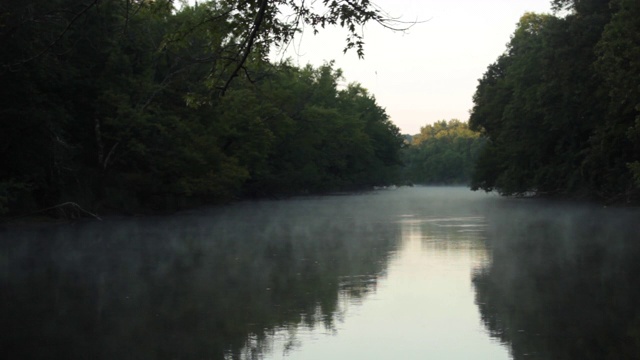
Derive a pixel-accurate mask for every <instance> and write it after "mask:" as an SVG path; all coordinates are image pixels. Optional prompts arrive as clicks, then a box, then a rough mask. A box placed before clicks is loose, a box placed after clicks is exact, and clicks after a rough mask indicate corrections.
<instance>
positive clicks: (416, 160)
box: [403, 119, 485, 184]
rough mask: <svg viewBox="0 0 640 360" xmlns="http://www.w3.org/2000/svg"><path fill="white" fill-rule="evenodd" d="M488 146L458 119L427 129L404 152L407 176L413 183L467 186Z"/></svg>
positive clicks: (424, 127) (437, 123) (478, 134)
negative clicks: (475, 165)
mask: <svg viewBox="0 0 640 360" xmlns="http://www.w3.org/2000/svg"><path fill="white" fill-rule="evenodd" d="M484 143H485V139H484V138H483V137H481V136H480V133H478V132H475V131H472V130H470V129H469V126H468V124H467V123H464V122H461V121H460V120H457V119H451V120H449V121H445V120H440V121H437V122H435V123H433V124H431V125H426V126H423V127H421V128H420V134H417V135H415V136H414V137H413V141H412V143H411V144H410V146H409V147H408V148H407V149H405V151H404V154H403V158H404V163H405V166H406V169H405V177H406V178H407V180H408V181H409V182H412V183H421V184H466V183H468V182H469V180H470V176H471V172H472V170H473V167H474V164H475V162H476V158H477V156H478V153H479V151H480V149H481V148H482V147H483V146H484Z"/></svg>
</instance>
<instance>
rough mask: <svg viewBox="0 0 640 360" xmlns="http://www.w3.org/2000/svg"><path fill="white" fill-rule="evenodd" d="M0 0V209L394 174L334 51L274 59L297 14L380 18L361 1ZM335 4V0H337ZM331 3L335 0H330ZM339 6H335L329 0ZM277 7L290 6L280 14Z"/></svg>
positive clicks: (380, 124)
mask: <svg viewBox="0 0 640 360" xmlns="http://www.w3.org/2000/svg"><path fill="white" fill-rule="evenodd" d="M296 3H297V2H296V1H293V0H292V1H288V0H287V1H284V0H283V1H266V0H264V1H256V2H251V1H249V2H238V1H207V2H201V3H200V4H199V5H198V4H196V5H195V6H187V5H184V4H183V6H182V7H180V8H176V7H174V4H173V2H172V1H167V0H156V1H148V0H117V1H108V2H107V1H99V0H95V1H88V2H79V1H73V0H56V1H49V0H48V1H39V0H34V1H28V2H10V3H7V4H3V5H1V6H0V12H1V13H0V15H1V16H0V38H1V39H2V42H1V43H0V44H1V47H2V48H1V49H0V82H2V84H3V86H2V88H1V89H0V150H1V151H0V163H1V164H2V172H1V173H0V214H3V213H4V214H9V215H15V214H27V213H30V212H33V211H36V210H39V209H45V208H50V207H52V206H55V205H56V204H62V203H67V202H73V203H74V204H80V205H81V206H82V207H83V209H86V210H87V211H92V212H93V211H126V212H134V213H135V212H142V211H149V210H173V209H178V208H181V207H185V206H192V205H197V204H203V203H215V202H220V201H226V200H229V199H235V198H241V197H251V196H268V195H288V194H299V193H311V192H327V191H337V190H352V189H357V188H363V187H370V186H374V185H388V184H391V183H393V182H395V181H396V180H397V179H396V174H397V169H398V168H399V166H400V158H399V156H400V155H399V151H400V148H401V146H402V143H403V139H402V137H401V135H400V134H399V131H398V128H397V127H396V126H394V125H393V124H392V123H391V121H390V120H389V117H388V116H387V114H386V113H385V111H384V109H383V108H382V107H380V106H379V105H378V104H377V103H376V100H375V98H374V97H373V95H371V94H369V93H368V92H367V90H366V89H364V88H363V87H361V86H360V85H358V84H348V85H345V84H344V79H343V77H342V74H341V72H340V70H338V69H336V68H334V66H333V64H332V63H327V64H325V65H323V66H320V67H317V68H315V67H311V66H306V67H296V66H293V65H292V64H291V63H289V62H287V61H284V62H277V63H274V62H271V61H270V60H269V51H270V49H271V48H272V46H273V45H278V44H285V43H286V42H287V41H289V40H290V39H291V37H292V36H293V34H295V32H296V31H297V30H298V29H299V26H301V24H302V23H304V24H306V25H307V26H310V27H312V28H313V29H320V28H321V27H324V26H325V25H327V26H328V25H335V24H337V25H338V26H342V27H344V28H345V29H346V30H347V34H348V35H347V43H346V45H345V50H347V49H350V48H353V49H354V50H355V51H357V53H358V55H362V51H363V49H362V46H363V42H362V39H361V38H359V36H360V35H359V33H358V26H357V25H362V24H363V23H365V22H378V23H382V24H383V25H385V26H389V23H388V22H385V18H384V17H383V16H382V15H381V12H380V11H379V10H377V9H376V8H374V7H373V5H371V4H370V3H369V2H368V1H355V2H331V3H328V4H325V5H326V6H327V7H328V9H330V10H331V11H329V12H327V13H323V14H316V13H314V12H313V11H311V10H313V9H309V8H308V7H306V5H305V3H304V2H302V4H301V5H300V6H298V7H297V8H296V7H294V8H293V9H292V11H294V13H295V14H298V15H299V16H298V17H297V18H295V21H292V20H288V21H285V20H283V19H281V18H280V17H279V15H278V14H279V12H278V11H279V10H278V6H289V7H290V8H291V7H292V6H293V5H295V4H296ZM334 3H335V4H334ZM340 4H341V5H340ZM338 5H340V6H338ZM288 19H289V18H288Z"/></svg>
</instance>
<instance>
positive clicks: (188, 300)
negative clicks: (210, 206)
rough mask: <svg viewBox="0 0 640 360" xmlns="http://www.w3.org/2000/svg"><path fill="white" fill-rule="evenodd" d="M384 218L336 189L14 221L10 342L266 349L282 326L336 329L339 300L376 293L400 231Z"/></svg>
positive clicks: (230, 353) (48, 349) (131, 353)
mask: <svg viewBox="0 0 640 360" xmlns="http://www.w3.org/2000/svg"><path fill="white" fill-rule="evenodd" d="M353 211H356V212H357V213H358V214H359V215H361V217H364V215H368V219H366V220H364V221H363V220H360V219H361V217H354V216H353ZM379 216H380V215H377V214H376V213H375V212H373V211H371V210H368V207H367V206H365V204H363V203H360V202H359V201H358V200H357V199H356V200H355V201H351V202H349V203H346V202H344V201H343V200H341V199H340V198H339V197H334V198H326V199H317V200H307V201H295V200H294V201H287V202H261V203H250V204H249V203H247V204H239V205H236V206H233V207H231V208H225V209H219V210H212V211H207V212H200V213H193V214H185V215H182V216H173V217H158V218H146V219H141V220H131V219H128V220H109V221H105V222H103V223H90V224H76V225H73V226H69V225H65V226H47V227H40V228H37V229H25V230H15V229H13V230H11V231H7V230H5V231H3V232H2V233H0V236H1V237H2V241H1V242H0V254H2V256H1V257H0V269H2V270H1V273H0V293H1V294H2V296H1V300H0V316H1V318H0V321H1V322H2V324H3V327H4V328H5V329H6V331H4V333H3V336H2V338H1V340H0V348H2V349H3V353H4V356H5V357H6V358H20V359H30V358H60V359H62V358H65V359H88V358H91V359H148V358H155V359H204V358H207V359H223V358H224V359H239V358H256V357H259V356H261V354H263V353H264V352H265V351H267V350H269V344H270V341H269V340H268V338H269V336H271V335H272V334H273V333H274V332H275V331H276V330H278V329H296V328H298V327H308V328H314V327H317V326H320V327H324V328H326V329H332V328H334V327H335V325H334V324H335V322H336V321H339V316H340V309H339V308H340V306H339V302H340V301H341V299H342V298H349V299H361V298H363V297H365V296H367V294H368V293H370V292H371V291H375V287H376V284H377V281H378V277H379V276H380V275H381V274H383V273H384V269H385V268H386V265H387V262H388V256H389V254H390V253H393V250H394V248H395V246H396V241H397V239H398V228H397V226H396V227H393V226H389V224H388V223H383V222H379V221H376V219H378V218H379ZM8 329H10V331H9V330H8ZM290 346H292V347H295V346H296V344H295V341H292V342H291V345H290Z"/></svg>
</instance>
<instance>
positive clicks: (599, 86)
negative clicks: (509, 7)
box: [470, 0, 640, 203]
mask: <svg viewBox="0 0 640 360" xmlns="http://www.w3.org/2000/svg"><path fill="white" fill-rule="evenodd" d="M552 3H553V5H554V7H555V9H556V10H557V11H558V12H557V13H556V15H549V14H533V13H528V14H525V15H524V16H523V17H522V18H521V19H520V22H519V23H518V25H517V29H516V31H515V33H514V34H513V36H512V38H511V41H510V43H509V44H508V46H507V50H506V51H505V53H504V54H503V55H501V56H500V57H499V58H498V59H497V61H496V62H495V63H493V64H491V65H490V66H489V67H488V69H487V72H486V73H485V74H484V77H483V78H482V79H481V80H480V83H479V85H478V88H477V92H476V94H475V96H474V103H475V105H474V108H473V110H472V114H471V118H470V125H471V129H474V130H478V131H480V132H481V133H482V134H483V136H486V137H487V146H486V147H485V148H484V149H483V151H482V152H481V154H480V157H479V159H478V162H477V166H476V170H475V172H474V174H473V177H472V183H471V185H472V188H474V189H483V190H487V191H490V190H497V191H499V192H500V193H501V194H503V195H522V194H537V195H547V196H556V197H572V198H589V199H597V200H599V201H605V202H616V203H626V202H633V201H638V199H639V198H640V162H639V161H640V87H638V84H640V61H639V59H640V21H639V20H638V19H640V2H638V1H637V0H611V1H604V0H581V1H577V0H553V1H552ZM557 14H564V16H559V15H557Z"/></svg>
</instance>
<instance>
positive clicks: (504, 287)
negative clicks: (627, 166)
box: [473, 200, 640, 360]
mask: <svg viewBox="0 0 640 360" xmlns="http://www.w3.org/2000/svg"><path fill="white" fill-rule="evenodd" d="M504 204H505V206H504V207H503V208H501V209H498V210H496V211H493V212H492V213H491V214H490V215H489V216H488V223H489V230H488V235H487V236H488V239H489V246H490V247H491V252H492V258H493V261H492V262H491V263H490V265H488V266H487V267H485V268H484V269H483V270H481V271H480V272H478V273H477V274H475V276H474V277H473V283H474V285H475V289H476V302H477V305H478V307H479V309H480V311H481V314H482V318H483V321H484V323H485V326H486V328H487V329H488V330H489V331H490V333H491V335H492V336H494V337H495V338H498V339H499V340H500V341H502V342H504V343H505V344H508V345H510V347H511V350H512V356H513V358H514V359H556V360H563V359H594V360H595V359H599V360H601V359H638V358H640V307H639V304H640V276H639V275H640V222H639V221H638V219H640V212H639V211H638V210H630V209H606V208H595V207H588V206H577V205H576V206H571V205H559V204H558V203H546V202H541V201H532V200H528V201H526V200H525V201H506V202H504Z"/></svg>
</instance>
